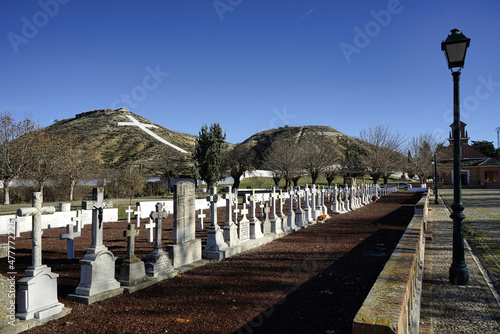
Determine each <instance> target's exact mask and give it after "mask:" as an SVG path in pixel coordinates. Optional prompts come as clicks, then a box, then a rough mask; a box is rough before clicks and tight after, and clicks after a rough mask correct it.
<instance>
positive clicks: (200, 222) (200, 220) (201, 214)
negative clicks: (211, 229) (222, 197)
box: [196, 209, 207, 231]
mask: <svg viewBox="0 0 500 334" xmlns="http://www.w3.org/2000/svg"><path fill="white" fill-rule="evenodd" d="M206 216H207V215H206V214H204V213H203V209H199V210H198V215H197V216H196V218H198V219H199V220H198V222H199V224H200V231H203V218H205V217H206Z"/></svg>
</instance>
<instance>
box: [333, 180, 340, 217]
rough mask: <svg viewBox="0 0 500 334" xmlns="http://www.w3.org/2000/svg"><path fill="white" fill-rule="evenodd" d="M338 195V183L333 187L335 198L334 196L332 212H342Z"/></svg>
mask: <svg viewBox="0 0 500 334" xmlns="http://www.w3.org/2000/svg"><path fill="white" fill-rule="evenodd" d="M337 197H338V189H337V185H335V187H334V188H333V198H332V212H333V213H335V214H339V213H340V210H339V202H338V200H337Z"/></svg>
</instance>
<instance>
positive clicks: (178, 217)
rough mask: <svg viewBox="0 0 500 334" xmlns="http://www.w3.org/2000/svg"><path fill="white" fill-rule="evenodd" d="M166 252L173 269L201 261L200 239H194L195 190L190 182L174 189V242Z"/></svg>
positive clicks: (180, 183)
mask: <svg viewBox="0 0 500 334" xmlns="http://www.w3.org/2000/svg"><path fill="white" fill-rule="evenodd" d="M167 252H168V255H169V256H170V259H171V260H172V264H173V266H174V267H175V268H178V267H181V266H184V265H186V264H190V263H193V262H195V261H199V260H201V239H196V209H195V189H194V184H193V183H191V182H179V183H177V184H176V185H175V187H174V241H173V244H172V245H167Z"/></svg>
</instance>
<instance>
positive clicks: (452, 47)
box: [441, 29, 470, 285]
mask: <svg viewBox="0 0 500 334" xmlns="http://www.w3.org/2000/svg"><path fill="white" fill-rule="evenodd" d="M469 44H470V38H467V37H465V36H464V35H463V34H462V33H461V32H460V30H458V29H453V30H452V31H451V34H450V35H448V37H447V38H446V40H445V41H444V42H442V43H441V50H442V51H444V54H445V56H446V61H447V62H448V68H449V69H450V70H451V74H452V76H453V204H452V205H451V209H452V210H453V212H452V214H451V215H450V217H451V218H452V219H453V262H452V264H451V266H450V272H449V280H450V283H451V284H454V285H466V284H467V283H468V282H469V270H468V269H467V265H466V264H465V256H464V251H465V249H464V233H463V220H464V219H465V215H464V213H463V211H464V206H463V204H462V179H461V176H462V168H461V165H460V160H461V155H462V154H461V147H460V89H459V81H460V73H461V72H460V71H461V69H462V67H463V66H464V63H465V53H466V51H467V48H468V47H469ZM453 68H458V69H457V70H456V71H453Z"/></svg>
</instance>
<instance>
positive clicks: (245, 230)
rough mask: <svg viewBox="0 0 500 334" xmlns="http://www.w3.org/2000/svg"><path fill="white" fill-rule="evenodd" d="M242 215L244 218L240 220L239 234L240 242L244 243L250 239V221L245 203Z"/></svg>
mask: <svg viewBox="0 0 500 334" xmlns="http://www.w3.org/2000/svg"><path fill="white" fill-rule="evenodd" d="M240 213H241V215H242V218H241V220H240V223H239V224H238V229H239V231H238V232H239V236H240V241H241V242H243V241H247V240H249V239H250V221H249V220H248V218H247V214H248V209H247V204H246V203H243V205H242V208H241V210H240Z"/></svg>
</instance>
